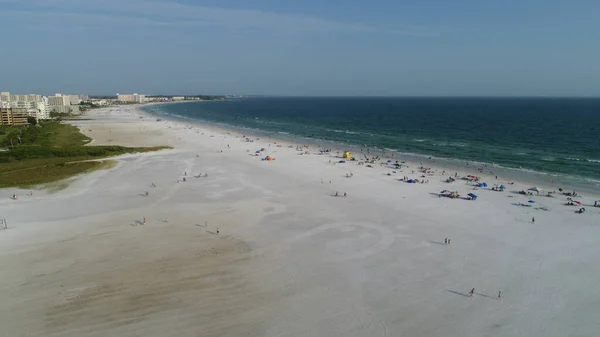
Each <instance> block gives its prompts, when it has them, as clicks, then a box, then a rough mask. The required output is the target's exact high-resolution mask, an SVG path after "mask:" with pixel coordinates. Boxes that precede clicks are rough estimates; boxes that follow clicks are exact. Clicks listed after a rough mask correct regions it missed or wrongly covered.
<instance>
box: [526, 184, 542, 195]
mask: <svg viewBox="0 0 600 337" xmlns="http://www.w3.org/2000/svg"><path fill="white" fill-rule="evenodd" d="M528 191H534V192H536V193H538V194H539V193H540V192H541V191H543V190H542V189H541V188H539V187H537V186H533V187H531V188H529V189H528Z"/></svg>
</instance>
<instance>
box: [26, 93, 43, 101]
mask: <svg viewBox="0 0 600 337" xmlns="http://www.w3.org/2000/svg"><path fill="white" fill-rule="evenodd" d="M27 101H28V102H42V95H36V94H29V95H27Z"/></svg>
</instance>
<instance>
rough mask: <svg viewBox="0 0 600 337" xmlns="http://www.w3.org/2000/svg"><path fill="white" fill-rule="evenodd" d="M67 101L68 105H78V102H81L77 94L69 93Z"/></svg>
mask: <svg viewBox="0 0 600 337" xmlns="http://www.w3.org/2000/svg"><path fill="white" fill-rule="evenodd" d="M68 97H69V101H70V105H78V104H79V103H81V100H80V99H79V95H69V96H68Z"/></svg>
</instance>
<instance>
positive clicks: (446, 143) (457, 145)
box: [433, 142, 469, 147]
mask: <svg viewBox="0 0 600 337" xmlns="http://www.w3.org/2000/svg"><path fill="white" fill-rule="evenodd" d="M433 146H438V147H445V146H449V147H467V146H469V144H467V143H459V142H450V143H449V142H439V143H433Z"/></svg>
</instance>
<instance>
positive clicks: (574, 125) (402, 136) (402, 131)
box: [144, 97, 600, 187]
mask: <svg viewBox="0 0 600 337" xmlns="http://www.w3.org/2000/svg"><path fill="white" fill-rule="evenodd" d="M144 109H145V110H146V111H148V112H151V113H154V114H168V115H173V116H180V117H185V118H191V119H198V120H202V121H206V122H211V123H219V124H226V125H231V126H235V127H241V128H249V129H254V130H260V131H263V132H266V133H272V134H279V135H281V136H282V137H305V138H309V139H313V140H327V141H331V142H336V143H343V144H353V145H355V146H368V147H371V148H373V147H376V148H385V149H390V150H394V151H398V152H400V153H410V154H419V155H423V156H425V157H429V156H433V157H436V158H446V159H447V160H450V161H454V162H456V163H458V162H461V163H464V162H466V161H469V162H478V163H487V164H488V166H489V167H495V170H501V169H502V168H505V169H509V170H513V171H519V172H537V173H539V174H542V175H550V176H551V177H557V178H556V179H561V178H562V180H565V179H567V180H569V179H570V182H576V183H577V185H586V184H587V185H591V186H594V187H596V186H600V99H582V98H364V97H360V98H333V97H331V98H283V97H282V98H248V99H240V100H229V101H214V102H189V103H179V104H165V105H154V106H147V107H145V108H144ZM472 165H476V164H475V163H472ZM481 165H482V164H481ZM548 179H554V178H548Z"/></svg>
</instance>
